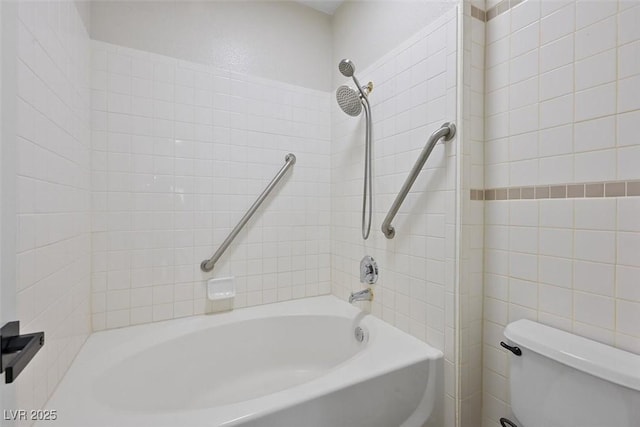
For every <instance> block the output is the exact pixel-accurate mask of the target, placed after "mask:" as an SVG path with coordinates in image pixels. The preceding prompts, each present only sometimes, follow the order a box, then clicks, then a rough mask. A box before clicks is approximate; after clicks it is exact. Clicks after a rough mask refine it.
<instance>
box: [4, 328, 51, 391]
mask: <svg viewBox="0 0 640 427" xmlns="http://www.w3.org/2000/svg"><path fill="white" fill-rule="evenodd" d="M43 345H44V332H35V333H33V334H24V335H20V322H9V323H7V324H5V325H4V326H3V327H2V328H0V347H1V356H2V357H0V373H2V372H4V382H5V384H9V383H12V382H13V380H15V379H16V378H17V377H18V375H20V372H22V370H23V369H24V368H25V367H26V366H27V365H28V364H29V362H31V359H33V356H35V355H36V353H37V352H38V351H40V349H41V348H42V346H43Z"/></svg>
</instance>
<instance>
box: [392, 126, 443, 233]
mask: <svg viewBox="0 0 640 427" xmlns="http://www.w3.org/2000/svg"><path fill="white" fill-rule="evenodd" d="M455 134H456V125H454V124H453V123H445V124H443V125H442V126H441V127H440V128H439V129H438V130H436V131H435V132H433V133H432V134H431V136H430V137H429V140H428V141H427V144H426V145H425V146H424V148H423V149H422V152H421V153H420V156H419V157H418V161H417V162H416V164H415V165H413V168H412V169H411V172H409V176H408V177H407V179H406V180H405V181H404V184H402V188H401V189H400V192H399V193H398V195H397V196H396V199H395V200H394V201H393V204H392V205H391V208H389V213H387V216H386V217H385V218H384V222H383V223H382V232H383V233H384V235H385V237H386V238H387V239H393V237H394V236H395V235H396V230H395V228H393V225H391V221H393V218H394V217H395V216H396V214H397V213H398V210H400V206H401V205H402V202H404V199H405V198H406V197H407V194H409V190H411V186H413V183H414V182H415V181H416V178H418V174H419V173H420V171H421V170H422V167H423V166H424V164H425V163H426V161H427V159H428V158H429V155H430V154H431V152H432V151H433V147H435V146H436V144H437V143H438V141H439V140H440V138H442V137H444V140H445V141H449V140H450V139H451V138H453V137H454V136H455Z"/></svg>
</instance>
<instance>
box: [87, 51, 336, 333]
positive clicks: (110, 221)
mask: <svg viewBox="0 0 640 427" xmlns="http://www.w3.org/2000/svg"><path fill="white" fill-rule="evenodd" d="M92 72H93V75H92V92H91V95H92V151H91V153H92V158H91V161H92V172H93V176H92V186H93V192H92V212H93V229H92V231H93V249H92V257H93V260H92V274H93V276H92V284H93V292H92V305H93V328H94V330H100V329H104V328H114V327H121V326H127V325H132V324H137V323H144V322H151V321H156V320H163V319H169V318H175V317H182V316H188V315H193V314H199V313H203V312H207V311H212V310H213V311H216V310H220V309H229V308H230V306H228V305H221V306H212V305H211V304H209V303H207V301H206V299H205V280H206V279H208V278H210V277H224V276H228V275H231V276H234V277H235V281H236V286H237V295H236V297H235V300H234V302H233V306H234V307H244V306H250V305H256V304H263V303H269V302H275V301H283V300H288V299H292V298H300V297H304V296H314V295H319V294H325V293H329V292H330V285H329V280H330V279H329V278H330V269H329V263H330V258H329V250H330V244H329V241H330V239H329V234H330V229H329V217H330V205H331V200H330V196H329V191H330V182H329V180H330V178H329V177H330V169H329V162H330V156H329V153H330V148H331V144H330V141H329V138H330V131H329V129H330V122H329V119H330V113H329V94H328V93H326V92H320V91H316V90H310V89H306V88H302V87H297V86H293V85H287V84H284V83H279V82H275V81H270V80H265V79H261V78H257V77H253V76H249V75H245V74H237V73H231V72H229V71H225V70H220V69H215V68H213V67H209V66H203V65H199V64H195V63H189V62H184V61H180V60H176V59H173V58H170V57H164V56H159V55H155V54H150V53H147V52H142V51H137V50H132V49H128V48H122V47H118V46H115V45H110V44H105V43H101V42H93V49H92ZM288 152H292V153H294V154H295V155H296V156H297V163H296V164H295V166H294V167H293V169H292V170H291V173H290V174H288V176H287V177H286V178H285V179H284V180H283V181H281V183H280V184H279V186H278V188H277V189H276V190H275V191H274V192H273V193H272V195H271V196H270V197H269V199H268V201H266V202H265V204H264V205H263V207H261V208H260V210H259V211H258V213H257V214H256V215H255V217H254V218H253V219H252V220H251V221H250V222H249V223H248V224H247V226H246V227H245V229H244V230H243V231H242V232H241V234H240V235H239V236H238V237H237V239H236V241H235V243H233V244H232V246H231V247H230V248H229V249H228V251H227V253H226V254H225V255H224V256H223V257H222V258H221V259H220V261H219V262H218V264H216V266H215V269H214V270H213V272H212V273H210V274H209V273H202V272H201V271H200V262H201V261H202V260H203V259H205V258H208V257H209V256H211V254H213V252H214V251H215V250H216V249H217V247H218V246H219V245H220V243H221V242H222V241H223V240H224V238H225V237H226V235H227V234H228V232H229V231H230V230H231V229H232V227H233V226H235V224H236V223H237V222H238V220H239V219H240V218H241V217H242V215H244V213H245V212H246V210H247V209H248V207H249V206H250V205H251V204H252V203H253V202H254V200H255V199H256V198H257V196H258V195H259V194H260V193H261V192H262V190H263V189H264V187H265V186H266V185H267V184H268V182H269V181H270V180H271V179H272V178H273V176H274V175H275V174H276V172H277V171H278V170H279V169H280V167H281V166H282V165H283V164H284V156H285V154H286V153H288Z"/></svg>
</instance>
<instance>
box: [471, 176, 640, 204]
mask: <svg viewBox="0 0 640 427" xmlns="http://www.w3.org/2000/svg"><path fill="white" fill-rule="evenodd" d="M635 196H640V180H630V181H607V182H584V183H576V184H560V185H556V184H551V185H534V186H525V187H503V188H487V189H481V188H475V189H471V190H470V191H469V197H470V199H471V200H489V201H492V200H534V199H581V198H589V197H635Z"/></svg>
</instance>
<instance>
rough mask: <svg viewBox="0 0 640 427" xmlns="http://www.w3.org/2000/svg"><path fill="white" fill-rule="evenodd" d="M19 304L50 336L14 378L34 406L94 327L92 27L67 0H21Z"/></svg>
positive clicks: (25, 321)
mask: <svg viewBox="0 0 640 427" xmlns="http://www.w3.org/2000/svg"><path fill="white" fill-rule="evenodd" d="M17 39H18V46H17V56H18V58H17V78H18V87H17V95H18V96H17V111H16V115H17V124H16V130H17V141H16V147H17V153H16V174H17V177H16V185H17V189H16V190H17V191H16V193H17V233H16V250H17V267H16V270H17V283H16V305H17V307H16V313H17V317H18V319H19V320H20V322H21V325H20V327H21V330H24V331H25V332H31V331H44V332H45V334H46V345H45V346H44V347H43V349H42V350H41V351H40V352H39V353H38V356H37V357H36V358H34V360H33V361H32V363H31V364H30V365H29V368H28V369H26V370H25V371H23V373H22V374H21V375H20V377H18V379H17V381H16V386H17V389H16V394H17V400H16V407H17V408H24V409H32V408H40V407H41V406H42V405H43V404H44V403H45V401H46V400H47V399H48V397H49V396H50V395H51V393H52V392H53V390H54V389H55V387H56V386H57V384H58V382H59V380H60V379H61V378H62V376H63V375H64V373H65V372H66V370H67V368H68V367H69V365H70V363H71V361H72V360H73V358H74V357H75V355H76V354H77V352H78V351H79V349H80V347H81V346H82V344H83V342H84V341H85V339H86V337H87V336H88V334H89V332H90V297H89V295H90V251H91V242H90V213H89V209H90V186H89V180H90V172H89V168H90V128H89V123H90V122H89V99H90V98H89V59H90V46H89V36H88V34H87V32H86V29H85V27H84V24H83V22H82V20H81V18H80V15H79V14H78V11H77V10H76V7H75V5H74V3H73V2H62V1H61V2H57V1H52V2H47V3H42V2H19V3H18V19H17Z"/></svg>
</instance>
